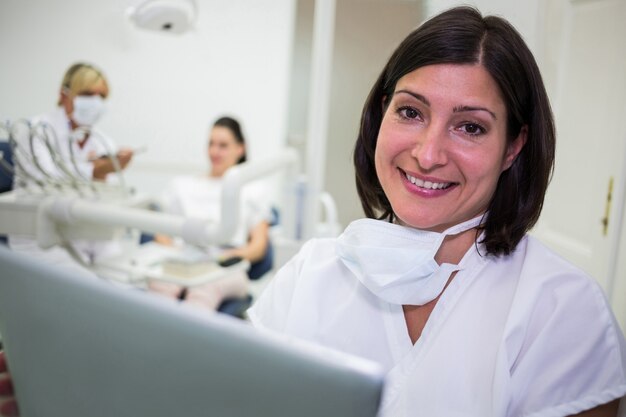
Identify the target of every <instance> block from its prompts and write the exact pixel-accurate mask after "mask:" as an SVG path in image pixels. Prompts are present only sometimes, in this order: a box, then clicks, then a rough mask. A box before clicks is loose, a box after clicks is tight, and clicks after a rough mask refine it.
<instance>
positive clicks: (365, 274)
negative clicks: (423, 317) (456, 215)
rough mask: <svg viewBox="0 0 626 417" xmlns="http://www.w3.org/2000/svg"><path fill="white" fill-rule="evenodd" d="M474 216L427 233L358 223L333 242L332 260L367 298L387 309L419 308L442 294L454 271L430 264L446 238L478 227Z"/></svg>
mask: <svg viewBox="0 0 626 417" xmlns="http://www.w3.org/2000/svg"><path fill="white" fill-rule="evenodd" d="M482 218H483V216H482V215H481V216H479V217H476V218H473V219H471V220H468V221H466V222H463V223H461V224H458V225H456V226H453V227H450V228H449V229H446V230H445V231H443V232H442V233H437V232H429V231H424V230H418V229H413V228H410V227H405V226H400V225H397V224H393V223H387V222H384V221H380V220H373V219H360V220H356V221H354V222H352V223H350V225H349V226H348V227H347V228H346V230H345V231H344V232H343V234H341V236H339V238H338V239H337V254H338V255H339V258H340V259H341V261H342V262H343V263H344V265H345V266H346V267H347V268H348V269H349V270H350V271H351V272H352V273H353V274H354V275H355V276H356V277H357V279H358V280H359V281H360V282H361V283H362V284H363V285H364V286H365V287H367V288H368V289H369V290H370V291H371V292H372V293H374V294H375V295H377V296H378V297H380V298H382V299H383V300H385V301H387V302H389V303H392V304H401V305H424V304H426V303H428V302H429V301H432V300H434V299H435V298H437V296H439V294H441V292H442V291H443V289H444V287H445V285H446V283H447V282H448V279H449V278H450V275H451V274H452V273H453V272H454V271H458V270H460V269H461V268H460V267H459V266H458V265H454V264H448V263H444V264H441V265H439V264H438V263H437V262H436V261H435V254H436V253H437V251H438V250H439V247H440V246H441V244H442V243H443V240H444V239H445V237H446V236H449V235H456V234H459V233H461V232H464V231H466V230H469V229H472V228H474V227H476V226H478V225H479V224H480V223H481V220H482Z"/></svg>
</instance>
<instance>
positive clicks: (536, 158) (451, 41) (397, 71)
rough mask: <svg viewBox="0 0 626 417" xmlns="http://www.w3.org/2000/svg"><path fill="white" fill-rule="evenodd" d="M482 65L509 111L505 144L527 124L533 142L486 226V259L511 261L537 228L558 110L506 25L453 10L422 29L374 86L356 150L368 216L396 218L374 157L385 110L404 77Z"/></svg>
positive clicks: (503, 182)
mask: <svg viewBox="0 0 626 417" xmlns="http://www.w3.org/2000/svg"><path fill="white" fill-rule="evenodd" d="M433 64H480V65H482V66H483V67H484V68H485V69H486V70H487V72H489V74H490V75H491V77H493V79H494V80H495V82H496V83H497V85H498V86H499V87H500V92H501V95H502V99H503V101H504V104H505V106H506V110H507V120H506V123H507V140H508V141H509V142H511V141H513V140H514V139H515V138H516V137H517V136H518V135H519V133H520V131H521V129H522V128H523V127H524V126H527V128H528V132H527V141H526V145H525V146H524V147H523V148H522V150H521V152H520V154H519V155H518V156H517V159H516V160H515V162H514V163H513V165H512V166H511V167H510V168H509V169H508V170H506V171H504V172H503V173H502V174H501V175H500V178H499V180H498V185H497V187H496V190H495V193H494V195H493V197H492V199H491V202H490V203H489V207H488V211H489V215H488V217H487V219H486V221H485V222H484V223H483V225H482V226H481V227H482V229H481V230H483V231H484V239H483V240H482V241H481V243H483V244H484V245H485V248H486V250H487V253H489V254H494V255H501V254H504V255H507V254H509V253H510V252H511V251H513V250H514V249H515V247H516V246H517V244H518V243H519V241H520V240H521V239H522V237H523V236H524V235H525V234H526V232H527V231H528V230H530V228H531V227H532V226H533V225H534V224H535V223H536V222H537V219H538V218H539V214H540V213H541V208H542V206H543V200H544V195H545V192H546V189H547V187H548V183H549V181H550V177H551V174H552V169H553V166H554V152H555V136H556V134H555V128H554V120H553V117H552V110H551V109H550V103H549V100H548V96H547V93H546V91H545V87H544V85H543V81H542V79H541V74H540V72H539V68H538V67H537V63H536V62H535V59H534V57H533V55H532V53H531V52H530V50H529V49H528V47H527V46H526V44H525V42H524V40H523V39H522V37H521V35H520V34H519V33H518V32H517V31H516V30H515V28H513V26H512V25H511V24H510V23H508V22H507V21H506V20H504V19H503V18H500V17H496V16H487V17H483V16H482V15H481V14H480V12H479V11H478V10H476V9H474V8H472V7H465V6H464V7H455V8H453V9H450V10H447V11H445V12H443V13H441V14H439V15H437V16H435V17H433V18H431V19H429V20H427V21H426V22H425V23H423V24H422V25H421V26H420V27H419V28H417V29H416V30H415V31H413V32H412V33H410V34H409V35H408V36H407V37H406V39H404V41H402V43H401V44H400V45H399V46H398V48H397V49H396V50H395V52H394V53H393V55H392V56H391V58H390V59H389V62H387V65H386V66H385V68H384V69H383V71H382V73H381V74H380V76H379V77H378V79H377V80H376V83H375V84H374V86H373V87H372V90H371V91H370V94H369V96H368V98H367V100H366V102H365V106H364V108H363V113H362V116H361V126H360V130H359V136H358V138H357V142H356V146H355V150H354V164H355V168H356V185H357V191H358V193H359V197H360V199H361V204H362V206H363V210H364V211H365V215H366V216H367V217H370V218H378V219H387V220H389V221H393V220H394V216H395V215H394V213H393V209H392V207H391V204H390V203H389V200H388V199H387V196H386V195H385V193H384V191H383V188H382V186H381V185H380V182H379V180H378V176H377V174H376V168H375V165H374V153H375V150H376V141H377V138H378V131H379V129H380V125H381V122H382V119H383V115H384V111H385V108H386V107H387V106H386V105H385V106H383V103H384V104H387V103H388V101H389V100H390V97H391V96H392V95H393V92H394V90H395V87H396V83H397V82H398V80H399V79H400V78H402V77H403V76H404V75H406V74H408V73H410V72H412V71H414V70H416V69H418V68H420V67H424V66H426V65H433Z"/></svg>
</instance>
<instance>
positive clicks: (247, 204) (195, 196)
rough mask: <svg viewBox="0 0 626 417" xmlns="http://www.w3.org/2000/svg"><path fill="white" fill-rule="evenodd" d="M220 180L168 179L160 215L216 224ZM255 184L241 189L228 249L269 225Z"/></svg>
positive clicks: (264, 203)
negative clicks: (256, 230)
mask: <svg viewBox="0 0 626 417" xmlns="http://www.w3.org/2000/svg"><path fill="white" fill-rule="evenodd" d="M222 184H223V180H222V179H221V178H212V177H209V176H207V175H201V176H200V175H198V176H193V175H183V176H178V177H175V178H174V179H172V180H171V181H170V182H169V183H168V184H167V186H166V187H165V190H164V191H163V192H162V194H161V195H160V204H161V205H162V209H163V211H165V212H167V213H171V214H178V215H181V216H185V217H194V218H198V219H203V220H208V221H213V222H216V223H219V221H220V218H221V196H222ZM263 191H264V190H263V188H262V186H261V185H260V184H258V183H251V184H247V185H246V186H244V187H243V188H242V191H241V194H240V201H239V220H238V222H237V230H236V232H235V235H234V236H233V238H232V239H231V241H230V244H231V245H232V246H235V247H238V246H242V245H244V244H245V243H246V242H247V240H248V237H249V235H250V232H251V231H252V229H253V228H254V227H255V226H257V225H258V224H259V223H261V222H262V221H269V218H270V208H269V203H268V202H267V199H266V198H265V196H264V195H263V194H264V193H263Z"/></svg>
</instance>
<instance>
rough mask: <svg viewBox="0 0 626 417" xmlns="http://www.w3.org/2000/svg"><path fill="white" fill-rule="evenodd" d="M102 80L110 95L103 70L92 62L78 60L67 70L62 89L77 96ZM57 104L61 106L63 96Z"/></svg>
mask: <svg viewBox="0 0 626 417" xmlns="http://www.w3.org/2000/svg"><path fill="white" fill-rule="evenodd" d="M100 82H103V83H104V86H105V88H106V95H108V94H109V84H108V83H107V80H106V77H105V76H104V74H103V73H102V71H101V70H100V69H98V68H96V67H95V66H93V65H91V64H87V63H84V62H78V63H76V64H74V65H72V66H71V67H69V68H68V69H67V71H65V75H64V76H63V81H62V82H61V91H65V92H69V94H71V95H73V96H75V95H78V94H80V93H81V92H83V91H87V90H88V89H89V88H91V87H93V86H94V85H96V84H98V83H100ZM57 104H58V105H59V106H60V105H61V104H62V102H61V98H59V102H58V103H57Z"/></svg>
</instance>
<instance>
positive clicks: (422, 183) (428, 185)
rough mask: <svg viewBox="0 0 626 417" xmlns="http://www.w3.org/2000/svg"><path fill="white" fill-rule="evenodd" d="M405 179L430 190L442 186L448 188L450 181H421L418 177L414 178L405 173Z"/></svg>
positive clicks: (440, 188)
mask: <svg viewBox="0 0 626 417" xmlns="http://www.w3.org/2000/svg"><path fill="white" fill-rule="evenodd" d="M405 175H406V179H408V180H409V181H411V183H412V184H415V185H417V186H418V187H420V188H428V189H431V190H442V189H444V188H448V187H449V186H450V185H452V183H449V182H430V181H422V180H420V179H419V178H415V177H412V176H410V175H409V174H406V173H405Z"/></svg>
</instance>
